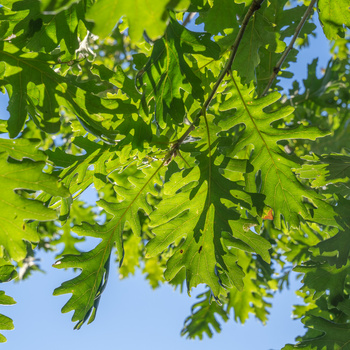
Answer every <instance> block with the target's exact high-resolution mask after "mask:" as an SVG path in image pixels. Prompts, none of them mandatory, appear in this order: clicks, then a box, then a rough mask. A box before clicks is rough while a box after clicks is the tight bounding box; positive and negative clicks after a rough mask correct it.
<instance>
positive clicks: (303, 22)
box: [260, 0, 316, 97]
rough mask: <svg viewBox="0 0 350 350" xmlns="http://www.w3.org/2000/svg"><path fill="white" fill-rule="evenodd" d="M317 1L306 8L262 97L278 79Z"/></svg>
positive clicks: (313, 0) (313, 1)
mask: <svg viewBox="0 0 350 350" xmlns="http://www.w3.org/2000/svg"><path fill="white" fill-rule="evenodd" d="M315 3H316V0H312V1H311V2H310V5H309V6H308V8H307V9H306V11H305V13H304V16H303V18H302V19H301V20H300V22H299V24H298V26H297V28H296V29H295V33H294V35H293V38H292V40H291V41H290V43H289V45H288V47H287V48H286V50H285V51H284V52H283V55H282V56H281V58H280V59H279V61H278V62H277V63H276V66H275V67H274V68H273V72H272V74H271V76H270V80H269V82H268V84H267V86H266V88H265V90H264V91H263V93H262V94H261V96H260V97H262V96H265V95H266V94H267V92H268V91H269V89H270V88H271V85H272V83H273V81H274V80H275V79H276V77H277V75H278V73H279V72H280V70H281V67H282V65H283V62H284V61H285V59H286V57H287V56H288V54H289V52H290V51H291V50H292V48H293V46H294V43H295V41H296V40H297V38H298V36H299V34H300V31H301V29H302V28H303V26H304V24H305V22H306V20H307V18H308V17H309V15H310V14H311V12H312V10H313V7H314V5H315Z"/></svg>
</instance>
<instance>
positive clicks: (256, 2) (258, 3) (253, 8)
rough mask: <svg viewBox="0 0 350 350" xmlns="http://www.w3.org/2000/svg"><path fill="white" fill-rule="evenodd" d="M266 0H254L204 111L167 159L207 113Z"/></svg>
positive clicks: (199, 113)
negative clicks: (257, 12) (247, 30)
mask: <svg viewBox="0 0 350 350" xmlns="http://www.w3.org/2000/svg"><path fill="white" fill-rule="evenodd" d="M264 1H265V0H254V1H253V3H252V4H251V5H250V7H249V10H248V12H247V13H246V15H245V17H244V19H243V22H242V25H241V28H240V30H239V32H238V34H237V37H236V39H235V41H234V43H233V44H232V46H231V54H230V57H229V59H228V60H227V62H226V64H225V67H224V68H223V69H222V71H221V73H220V75H219V77H218V80H217V81H216V83H215V85H214V87H213V89H212V91H211V93H210V95H209V96H208V98H207V99H206V101H205V102H204V104H203V107H202V109H201V110H200V112H198V114H197V115H196V117H195V119H194V121H193V122H192V124H191V125H190V126H189V127H188V129H187V130H186V131H185V133H184V134H183V135H182V136H181V137H180V138H179V139H178V140H177V142H176V143H175V144H174V146H173V147H172V148H171V150H170V152H169V153H168V155H167V157H166V158H167V159H168V160H170V159H171V158H172V157H173V155H174V154H175V153H176V150H178V148H179V147H180V145H181V144H182V143H183V142H184V140H185V139H186V137H188V136H189V134H190V133H191V132H192V131H193V130H194V129H195V125H196V124H197V122H198V120H199V119H200V117H201V116H202V115H203V114H204V113H205V111H206V110H207V109H208V107H209V105H210V103H211V101H212V99H213V98H214V96H215V94H216V92H217V90H218V88H219V86H220V84H221V83H222V81H223V79H224V77H225V75H226V74H227V73H228V72H229V71H230V70H231V67H232V63H233V61H234V59H235V57H236V54H237V51H238V47H239V44H240V43H241V40H242V38H243V35H244V32H245V30H246V28H247V25H248V23H249V20H250V18H251V17H252V16H253V15H254V13H255V11H257V10H259V9H260V7H261V4H262V3H263V2H264Z"/></svg>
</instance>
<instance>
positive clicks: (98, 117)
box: [0, 42, 137, 141]
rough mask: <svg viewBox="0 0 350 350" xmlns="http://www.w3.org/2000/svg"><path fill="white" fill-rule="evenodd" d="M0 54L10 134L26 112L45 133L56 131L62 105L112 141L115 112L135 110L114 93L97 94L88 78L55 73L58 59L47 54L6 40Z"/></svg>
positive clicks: (98, 88) (13, 132) (20, 127)
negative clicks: (21, 49) (2, 64)
mask: <svg viewBox="0 0 350 350" xmlns="http://www.w3.org/2000/svg"><path fill="white" fill-rule="evenodd" d="M0 54H1V56H2V60H3V62H4V64H5V72H4V79H5V81H6V82H7V84H9V85H5V86H6V89H7V91H8V93H9V96H10V101H9V106H8V111H9V112H10V119H9V121H8V130H9V133H10V136H11V137H15V136H17V135H18V134H19V132H20V131H21V130H22V128H23V125H24V123H25V121H26V119H27V115H28V114H29V115H30V117H31V118H32V119H33V120H34V122H35V123H36V124H37V125H38V127H40V128H42V129H43V130H45V131H46V132H50V133H54V132H58V131H59V128H60V114H59V112H60V109H61V108H62V107H63V106H64V107H66V108H67V109H68V110H70V111H71V112H73V113H74V114H75V115H76V117H77V118H78V120H79V121H80V122H81V123H82V124H83V126H84V127H85V128H86V129H87V130H88V131H89V132H91V133H92V134H94V135H96V136H98V137H101V138H102V139H107V140H110V141H113V140H114V139H115V137H116V136H117V134H118V132H117V131H115V130H114V128H113V124H112V119H113V118H116V117H115V115H119V116H121V114H122V115H123V117H125V116H126V115H130V114H132V113H136V111H137V109H136V106H135V105H132V104H130V103H128V102H127V101H125V100H122V99H119V98H116V96H115V95H112V96H109V97H107V98H100V97H98V96H97V94H98V93H99V92H101V88H100V87H99V86H97V85H95V84H91V83H90V82H89V81H85V82H83V83H82V82H78V81H77V80H75V79H74V78H72V77H70V76H68V77H63V76H61V75H60V74H58V73H56V72H55V71H54V70H53V69H52V67H51V65H55V64H57V63H58V62H57V61H55V57H53V56H51V55H46V54H44V53H37V52H33V53H24V52H21V51H19V50H18V49H17V48H16V46H14V45H12V44H11V43H9V42H2V43H0ZM56 59H57V57H56ZM123 117H122V118H123Z"/></svg>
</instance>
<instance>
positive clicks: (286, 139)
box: [0, 0, 350, 350]
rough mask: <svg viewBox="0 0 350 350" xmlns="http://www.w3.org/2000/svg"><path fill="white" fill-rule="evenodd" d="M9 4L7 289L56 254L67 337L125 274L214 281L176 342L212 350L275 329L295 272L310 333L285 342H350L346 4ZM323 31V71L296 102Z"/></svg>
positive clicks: (0, 54) (253, 0)
mask: <svg viewBox="0 0 350 350" xmlns="http://www.w3.org/2000/svg"><path fill="white" fill-rule="evenodd" d="M0 5H1V7H0V87H1V91H2V92H3V93H7V94H8V96H9V103H8V107H7V109H8V111H9V113H10V117H9V119H8V120H5V119H2V120H0V133H2V138H1V139H0V162H1V165H0V188H1V197H0V218H1V224H0V271H1V272H0V278H1V282H7V281H10V280H12V279H15V278H17V279H18V278H20V279H23V278H27V277H29V276H30V275H31V274H32V273H33V271H35V270H36V269H37V266H36V263H35V254H36V253H37V252H38V251H39V250H53V249H55V247H56V246H57V245H58V244H62V243H63V250H61V251H59V252H58V253H57V259H58V260H57V261H56V262H55V263H54V266H55V267H56V268H59V269H69V268H72V269H78V270H79V271H80V273H79V275H78V276H76V277H74V278H73V279H71V280H68V281H65V282H63V283H62V284H61V285H60V286H57V288H56V289H55V290H54V291H53V293H54V295H60V294H66V293H67V294H71V297H70V299H69V301H68V302H67V303H66V304H65V305H64V306H63V308H62V312H70V311H73V316H72V321H74V322H75V328H76V329H79V328H80V327H81V326H82V325H83V324H84V323H85V322H86V321H87V322H88V323H90V322H92V321H93V320H94V318H95V315H96V312H97V309H98V304H99V301H100V299H101V297H103V294H102V293H103V290H104V289H105V288H106V286H107V285H108V274H109V269H110V265H111V264H113V263H114V262H115V261H116V262H117V264H119V273H120V275H121V276H122V277H123V278H124V277H127V276H128V275H130V274H133V273H134V272H135V269H138V268H139V269H142V271H143V273H145V274H146V276H147V280H148V281H149V283H150V285H151V286H152V287H153V288H156V287H158V286H159V285H160V284H161V283H163V282H166V281H167V283H170V284H171V285H173V286H174V287H175V288H178V289H179V290H180V291H182V290H185V289H186V290H187V291H188V293H190V292H191V289H192V288H193V287H196V286H197V285H199V284H205V285H206V286H207V291H206V292H205V293H203V294H201V295H199V296H198V298H199V300H198V302H197V303H196V304H195V305H194V307H193V309H192V311H191V314H190V316H189V317H188V318H187V319H186V320H185V323H184V327H183V330H182V334H183V335H184V336H187V337H189V338H195V337H199V338H200V339H202V337H203V335H204V334H207V335H208V336H209V337H211V336H212V335H213V332H215V331H217V332H219V331H220V322H223V321H227V320H228V319H229V318H230V314H233V318H234V320H235V321H237V322H241V323H244V322H245V321H246V320H247V318H248V317H249V315H250V314H253V315H255V316H256V317H257V318H258V319H259V320H261V321H262V322H266V321H267V319H268V313H269V312H268V310H269V308H270V307H271V304H270V303H269V301H268V298H269V297H271V296H273V294H274V293H275V292H276V291H277V290H282V289H283V288H285V287H286V286H288V283H289V279H290V272H291V271H292V269H293V270H294V271H297V272H298V273H300V274H301V275H302V282H303V287H302V288H301V290H299V291H298V294H299V296H301V297H302V298H303V301H304V302H303V304H302V305H296V306H295V308H294V317H295V318H298V319H301V322H303V323H304V325H305V327H306V333H305V334H304V335H301V336H300V337H299V338H298V339H297V340H296V343H295V344H287V345H286V346H285V347H284V348H283V349H284V350H291V349H296V348H302V349H309V350H314V349H317V350H325V349H326V350H331V349H343V350H346V349H350V298H349V294H350V278H349V276H350V259H349V254H350V201H349V198H350V180H349V179H350V170H349V169H350V149H349V145H348V139H349V135H350V134H349V132H350V130H349V127H350V126H349V125H350V109H349V107H350V87H349V85H350V64H349V40H350V39H349V38H350V36H349V31H348V29H349V28H350V3H349V0H318V1H316V0H312V1H310V0H304V1H296V0H294V1H288V0H265V1H264V0H169V1H163V0H152V1H147V0H144V1H136V0H127V1H125V0H124V1H119V0H97V1H94V0H57V1H51V0H0ZM194 21H195V23H196V24H198V25H200V28H201V29H200V30H197V31H193V30H190V29H189V28H188V27H189V23H191V22H194ZM316 21H320V23H321V25H322V28H323V31H324V34H325V35H326V37H327V39H329V48H325V50H328V49H329V50H330V52H331V54H332V58H331V59H330V61H329V63H328V65H327V67H326V68H325V69H324V70H323V72H322V76H320V75H319V74H318V73H317V72H318V69H319V67H318V62H317V58H315V60H314V61H313V62H312V64H310V65H309V66H308V76H307V78H306V79H305V80H304V81H303V82H302V85H300V83H298V82H297V81H294V82H293V85H292V88H291V89H290V90H289V91H285V90H283V80H284V79H293V71H292V69H291V65H290V64H291V63H292V62H296V61H297V60H298V54H299V52H301V51H302V50H303V49H304V48H305V47H307V46H308V43H309V38H310V36H314V35H315V31H316V25H315V22H316ZM192 29H193V28H192ZM91 187H93V188H94V189H96V192H97V194H98V197H99V200H98V201H97V202H96V204H95V205H87V204H86V203H84V201H82V200H81V199H80V198H79V196H80V195H81V194H82V193H83V192H84V191H86V190H87V189H88V188H91ZM89 237H94V238H98V239H99V243H97V244H96V246H95V248H93V249H92V250H90V251H82V250H81V249H80V248H79V244H80V243H81V242H83V241H84V240H86V239H89ZM107 288H108V286H107ZM0 299H1V304H3V305H9V304H14V303H15V301H14V300H13V298H11V297H10V296H7V295H6V294H5V292H3V291H0ZM0 328H1V329H3V330H8V329H12V328H13V321H12V320H11V319H10V318H9V317H7V316H5V315H0ZM0 341H2V342H3V341H6V338H5V337H4V336H3V335H0Z"/></svg>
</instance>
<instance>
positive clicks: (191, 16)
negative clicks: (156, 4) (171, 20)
mask: <svg viewBox="0 0 350 350" xmlns="http://www.w3.org/2000/svg"><path fill="white" fill-rule="evenodd" d="M196 13H197V12H190V13H189V14H188V15H187V17H186V18H185V19H184V21H183V22H182V25H183V26H184V27H186V26H187V24H188V23H190V22H191V21H192V19H193V17H194V16H195V15H196Z"/></svg>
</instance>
